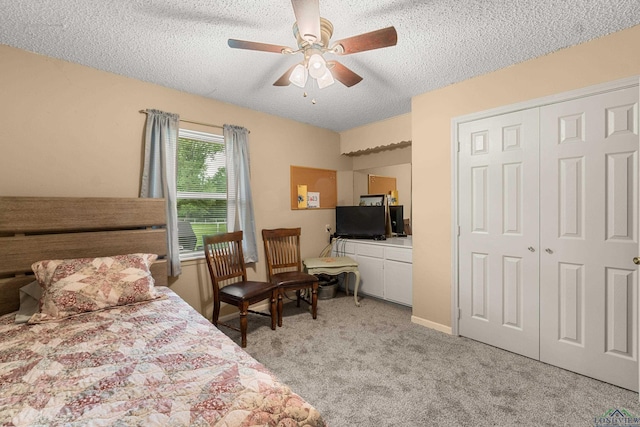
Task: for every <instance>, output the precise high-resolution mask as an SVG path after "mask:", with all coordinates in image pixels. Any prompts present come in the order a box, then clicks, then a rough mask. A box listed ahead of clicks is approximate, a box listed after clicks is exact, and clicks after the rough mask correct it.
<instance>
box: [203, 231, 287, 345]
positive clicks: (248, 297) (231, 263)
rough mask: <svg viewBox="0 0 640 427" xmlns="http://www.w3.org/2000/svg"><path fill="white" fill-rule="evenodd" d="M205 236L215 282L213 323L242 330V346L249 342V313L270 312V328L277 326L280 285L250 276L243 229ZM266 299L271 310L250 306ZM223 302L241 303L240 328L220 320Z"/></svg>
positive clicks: (206, 253) (205, 248)
mask: <svg viewBox="0 0 640 427" xmlns="http://www.w3.org/2000/svg"><path fill="white" fill-rule="evenodd" d="M202 240H203V244H204V253H205V256H206V258H207V266H208V267H209V274H210V275H211V284H212V286H213V319H212V320H213V324H214V325H216V326H218V325H222V326H226V327H227V328H230V329H233V330H235V331H239V332H240V334H241V335H242V347H246V346H247V313H249V312H251V313H254V314H260V315H263V316H271V329H273V330H275V329H276V313H277V311H276V297H277V295H278V287H277V285H275V284H273V283H269V282H254V281H251V280H247V270H246V268H245V265H244V255H243V253H242V231H235V232H232V233H223V234H216V235H212V236H203V237H202ZM223 282H224V283H223ZM266 299H268V300H269V311H270V313H269V314H267V313H263V312H260V311H253V310H249V306H250V305H251V304H255V303H257V302H260V301H263V300H266ZM221 302H224V303H227V304H233V305H235V306H237V307H238V310H240V329H238V328H236V327H235V326H232V325H230V324H228V323H223V322H220V321H219V320H218V317H219V316H220V303H221Z"/></svg>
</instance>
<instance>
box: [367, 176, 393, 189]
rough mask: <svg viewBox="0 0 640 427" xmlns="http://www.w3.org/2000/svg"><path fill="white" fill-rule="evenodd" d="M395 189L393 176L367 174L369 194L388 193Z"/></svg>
mask: <svg viewBox="0 0 640 427" xmlns="http://www.w3.org/2000/svg"><path fill="white" fill-rule="evenodd" d="M393 190H396V178H395V177H394V176H380V175H369V194H389V193H390V192H391V191H393Z"/></svg>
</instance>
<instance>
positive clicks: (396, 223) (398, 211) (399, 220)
mask: <svg viewBox="0 0 640 427" xmlns="http://www.w3.org/2000/svg"><path fill="white" fill-rule="evenodd" d="M389 217H390V218H391V232H392V233H396V234H404V209H403V208H402V205H396V206H389Z"/></svg>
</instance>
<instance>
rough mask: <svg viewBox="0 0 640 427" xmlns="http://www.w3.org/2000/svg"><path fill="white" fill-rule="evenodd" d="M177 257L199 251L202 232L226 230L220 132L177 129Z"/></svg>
mask: <svg viewBox="0 0 640 427" xmlns="http://www.w3.org/2000/svg"><path fill="white" fill-rule="evenodd" d="M177 157H178V158H177V162H176V168H177V179H176V180H177V192H178V194H177V198H178V200H177V205H178V241H179V243H180V258H187V257H190V256H197V255H201V254H202V236H203V235H205V234H216V233H224V232H226V231H227V171H226V167H225V150H224V139H223V137H222V136H221V135H214V134H210V133H204V132H195V131H191V130H186V129H180V131H179V133H178V147H177Z"/></svg>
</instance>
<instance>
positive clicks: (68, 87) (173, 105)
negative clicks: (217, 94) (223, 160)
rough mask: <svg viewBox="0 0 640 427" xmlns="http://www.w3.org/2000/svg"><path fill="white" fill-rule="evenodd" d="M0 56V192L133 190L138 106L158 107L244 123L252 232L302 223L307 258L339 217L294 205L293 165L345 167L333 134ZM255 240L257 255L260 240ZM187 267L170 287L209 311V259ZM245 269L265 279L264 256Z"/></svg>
mask: <svg viewBox="0 0 640 427" xmlns="http://www.w3.org/2000/svg"><path fill="white" fill-rule="evenodd" d="M0 64H1V66H0V94H2V102H1V103H0V117H2V120H1V123H2V126H1V127H0V195H3V196H81V197H83V196H105V197H106V196H109V197H137V195H138V191H139V181H140V165H141V153H142V141H143V130H144V121H145V115H144V114H140V113H138V110H140V109H145V108H156V109H160V110H164V111H170V112H174V113H179V114H180V116H181V117H183V118H185V119H190V120H195V121H201V122H207V123H214V124H219V125H222V124H224V123H229V124H235V125H240V126H244V127H246V128H248V129H249V130H250V131H251V134H250V137H249V143H250V150H251V152H250V154H251V161H252V163H251V173H252V187H253V195H254V202H255V214H256V228H257V231H258V233H260V230H261V229H262V228H271V227H287V226H301V227H302V234H303V238H302V252H303V256H306V257H308V256H317V254H319V253H320V251H321V250H322V249H323V248H324V246H325V245H326V244H327V243H328V234H327V233H326V232H325V230H324V225H325V224H333V223H334V222H335V213H334V210H333V209H322V210H313V211H292V210H291V209H290V201H289V166H290V165H298V166H311V167H317V168H324V169H334V170H338V171H351V170H352V160H351V159H350V158H348V157H346V156H341V155H340V137H339V134H337V133H335V132H332V131H329V130H326V129H320V128H317V127H313V126H310V125H306V124H302V123H298V122H295V121H292V120H286V119H283V118H279V117H275V116H271V115H268V114H264V113H260V112H256V111H252V110H249V109H246V108H240V107H237V106H234V105H231V104H225V103H222V102H218V101H214V100H211V99H207V98H203V97H199V96H194V95H189V94H186V93H183V92H180V91H176V90H172V89H167V88H164V87H160V86H157V85H152V84H148V83H144V82H141V81H137V80H133V79H129V78H124V77H121V76H117V75H114V74H110V73H106V72H102V71H98V70H95V69H92V68H88V67H84V66H81V65H77V64H72V63H68V62H64V61H60V60H56V59H52V58H47V57H45V56H40V55H35V54H32V53H28V52H25V51H22V50H18V49H14V48H10V47H8V46H2V45H0ZM191 127H193V126H191ZM204 130H213V131H220V130H219V129H211V128H209V129H204ZM341 175H342V174H340V175H339V176H341ZM340 185H342V184H340ZM352 185H353V182H352V180H350V181H349V182H348V183H346V186H347V190H345V191H346V194H347V196H351V193H349V191H350V190H349V188H348V187H349V186H352ZM345 191H343V193H344V192H345ZM259 247H260V259H261V260H263V259H264V256H263V253H262V241H261V240H260V241H259ZM183 270H184V273H183V275H182V276H180V278H179V279H177V280H174V281H173V283H172V285H171V286H172V288H173V289H174V290H176V292H178V293H179V294H180V295H181V296H182V297H183V298H184V299H185V300H186V301H187V302H189V303H190V304H191V305H192V306H194V307H195V308H196V309H198V310H200V311H201V312H203V313H206V314H207V315H210V313H211V292H210V285H209V282H208V280H209V279H208V275H207V272H206V267H205V266H204V265H203V263H202V261H199V262H198V261H196V262H186V263H184V268H183ZM249 275H250V277H251V278H253V279H256V278H257V279H260V278H265V277H266V273H265V266H264V263H263V262H259V263H257V264H256V265H255V266H254V268H252V269H250V271H249Z"/></svg>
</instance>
